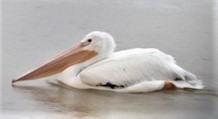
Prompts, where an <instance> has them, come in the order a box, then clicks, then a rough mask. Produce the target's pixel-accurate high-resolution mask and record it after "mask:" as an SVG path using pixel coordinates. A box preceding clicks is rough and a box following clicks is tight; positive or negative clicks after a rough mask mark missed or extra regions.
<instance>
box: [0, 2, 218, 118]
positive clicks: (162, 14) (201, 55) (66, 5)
mask: <svg viewBox="0 0 218 119" xmlns="http://www.w3.org/2000/svg"><path fill="white" fill-rule="evenodd" d="M214 12H215V11H214V1H212V0H211V1H207V0H199V1H197V2H196V1H195V0H189V1H172V0H158V1H151V0H138V1H131V0H118V1H107V0H103V1H98V0H94V1H87V0H77V1H69V0H45V1H43V0H3V1H2V20H3V23H2V26H3V28H2V39H3V40H2V56H3V57H2V80H1V83H2V84H1V87H2V90H1V93H2V97H1V98H2V105H1V111H2V116H3V118H7V119H28V118H33V119H39V118H40V119H43V118H44V119H47V118H55V119H72V118H73V119H74V118H84V119H96V118H97V119H102V118H103V119H120V118H128V119H144V118H149V119H159V118H163V119H172V118H177V119H184V118H186V119H205V118H207V119H215V118H218V114H217V112H218V101H217V100H218V89H217V86H218V83H217V82H216V81H217V76H218V73H217V72H216V71H217V67H218V66H217V64H218V63H217V60H218V59H217V57H218V56H217V54H218V53H217V52H216V51H217V50H216V49H217V48H216V47H215V46H217V45H214V44H215V43H217V42H215V38H214V34H215V30H214V22H215V20H216V19H215V18H214V16H213V15H214ZM94 30H100V31H107V32H109V33H111V34H112V35H113V36H114V38H115V40H116V42H117V50H124V49H129V48H135V47H143V48H150V47H152V48H158V49H160V50H162V51H164V52H165V53H168V54H171V55H172V56H174V57H175V59H176V60H177V62H178V64H179V65H181V66H182V67H183V68H185V69H187V70H189V71H191V72H193V73H195V74H196V75H198V76H199V77H200V78H201V79H202V80H203V82H204V84H205V86H206V88H205V89H204V90H200V91H183V90H177V91H163V92H152V93H139V94H128V93H114V92H106V91H96V90H78V89H73V88H69V87H66V86H63V85H62V84H59V83H57V80H56V77H55V76H53V77H49V78H44V79H41V80H35V81H27V82H20V83H17V84H16V85H14V86H11V79H12V78H14V77H16V76H19V75H20V74H22V73H24V72H25V71H28V70H29V69H31V68H33V67H34V66H37V64H39V63H40V62H42V61H44V60H45V59H49V58H50V57H52V56H54V55H55V54H56V53H58V52H60V51H62V50H63V49H66V48H68V47H70V46H72V45H73V44H74V43H76V42H77V41H79V40H80V39H81V38H82V37H83V36H84V35H86V34H87V33H89V32H91V31H94Z"/></svg>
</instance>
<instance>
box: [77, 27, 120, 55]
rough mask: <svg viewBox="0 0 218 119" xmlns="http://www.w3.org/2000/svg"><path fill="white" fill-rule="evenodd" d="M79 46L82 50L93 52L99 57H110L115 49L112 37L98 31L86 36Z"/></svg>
mask: <svg viewBox="0 0 218 119" xmlns="http://www.w3.org/2000/svg"><path fill="white" fill-rule="evenodd" d="M80 44H81V45H82V46H83V50H89V51H95V52H96V53H98V54H99V55H101V56H107V55H110V54H111V53H113V51H114V49H115V47H116V44H115V42H114V39H113V37H112V36H111V35H110V34H108V33H106V32H100V31H94V32H91V33H89V34H87V35H86V36H85V37H84V38H83V40H82V41H81V42H80Z"/></svg>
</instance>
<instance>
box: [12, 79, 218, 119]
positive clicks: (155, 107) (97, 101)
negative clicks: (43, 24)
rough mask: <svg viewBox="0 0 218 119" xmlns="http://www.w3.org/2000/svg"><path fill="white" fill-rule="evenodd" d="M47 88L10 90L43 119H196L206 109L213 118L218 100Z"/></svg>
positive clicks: (200, 95) (206, 95)
mask: <svg viewBox="0 0 218 119" xmlns="http://www.w3.org/2000/svg"><path fill="white" fill-rule="evenodd" d="M48 84H49V85H48V86H45V87H39V86H13V90H14V91H16V93H21V94H22V95H25V97H28V98H31V99H28V100H29V101H30V100H32V101H33V103H34V106H36V107H35V109H34V110H37V109H38V110H40V112H41V111H43V112H45V114H44V116H46V115H47V114H49V113H55V114H59V115H62V116H63V117H65V118H66V117H75V118H105V119H107V118H144V117H145V116H146V117H150V118H153V117H159V116H160V115H161V117H163V118H168V116H169V115H170V116H175V117H177V116H176V115H182V113H180V111H181V112H186V113H187V114H190V115H191V117H192V118H197V117H200V115H201V116H202V114H201V113H200V111H199V110H205V109H206V112H207V113H211V114H213V111H215V110H216V109H215V107H214V104H215V102H214V98H215V99H217V97H218V94H217V92H215V91H212V90H202V91H195V90H190V91H183V90H178V91H164V92H153V93H140V94H127V93H124V94H123V93H115V92H106V91H95V90H78V89H73V88H70V87H66V86H64V85H63V84H60V83H54V82H48ZM211 97H213V98H211ZM20 101H22V100H20ZM27 108H28V107H27ZM166 110H168V111H167V112H166ZM157 113H158V115H157ZM192 113H193V114H195V115H193V114H192ZM196 114H197V115H196ZM132 115H134V116H133V117H132ZM47 116H48V115H47ZM186 116H188V115H183V116H181V118H184V117H186ZM177 118H178V117H177Z"/></svg>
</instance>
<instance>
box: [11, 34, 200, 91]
mask: <svg viewBox="0 0 218 119" xmlns="http://www.w3.org/2000/svg"><path fill="white" fill-rule="evenodd" d="M115 47H116V44H115V42H114V39H113V37H112V36H111V35H110V34H108V33H106V32H100V31H94V32H91V33H89V34H88V35H86V36H85V37H84V38H83V40H81V41H80V42H79V43H78V44H77V45H76V46H74V47H73V48H71V49H69V50H67V51H65V52H63V53H61V54H60V55H57V56H56V57H55V58H54V59H52V60H50V61H48V62H46V63H45V64H43V65H40V66H39V67H37V68H35V69H33V70H31V71H29V72H28V73H26V74H24V75H22V76H20V77H18V78H16V79H14V80H12V83H15V82H17V81H23V80H32V79H38V78H43V77H47V76H51V75H54V74H56V73H59V72H61V74H60V76H59V78H58V80H59V81H60V82H62V83H64V84H66V85H68V86H71V87H74V88H79V89H100V90H109V91H116V92H150V91H157V90H162V89H175V88H182V89H183V88H191V89H202V88H203V85H202V82H201V81H200V80H199V79H198V78H197V77H196V76H195V75H194V74H192V73H190V72H188V71H186V70H184V69H183V68H181V67H180V66H178V65H177V64H176V62H175V60H174V58H173V57H172V56H170V55H167V54H165V53H163V52H161V51H159V50H158V49H152V48H147V49H144V48H135V49H130V50H124V51H119V52H114V49H115Z"/></svg>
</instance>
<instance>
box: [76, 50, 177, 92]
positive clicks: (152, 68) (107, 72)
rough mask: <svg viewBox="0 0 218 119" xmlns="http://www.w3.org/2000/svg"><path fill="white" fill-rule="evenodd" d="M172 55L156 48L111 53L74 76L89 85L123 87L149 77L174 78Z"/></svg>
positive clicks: (157, 78)
mask: <svg viewBox="0 0 218 119" xmlns="http://www.w3.org/2000/svg"><path fill="white" fill-rule="evenodd" d="M172 64H175V61H174V59H173V57H171V56H170V55H166V54H164V53H163V52H161V51H159V50H157V49H138V48H137V49H131V50H125V51H120V52H116V53H114V54H113V55H112V56H110V57H109V58H107V59H105V60H103V61H100V62H98V63H96V64H94V65H92V66H90V67H88V68H86V69H85V70H83V71H82V72H81V73H80V74H79V75H78V77H79V78H80V80H81V81H82V82H83V83H85V84H87V85H89V86H106V87H107V86H108V87H110V88H123V87H129V86H131V85H134V84H138V83H140V82H144V81H152V80H170V79H174V78H175V77H176V74H175V73H174V72H173V69H172V67H171V65H172Z"/></svg>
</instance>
